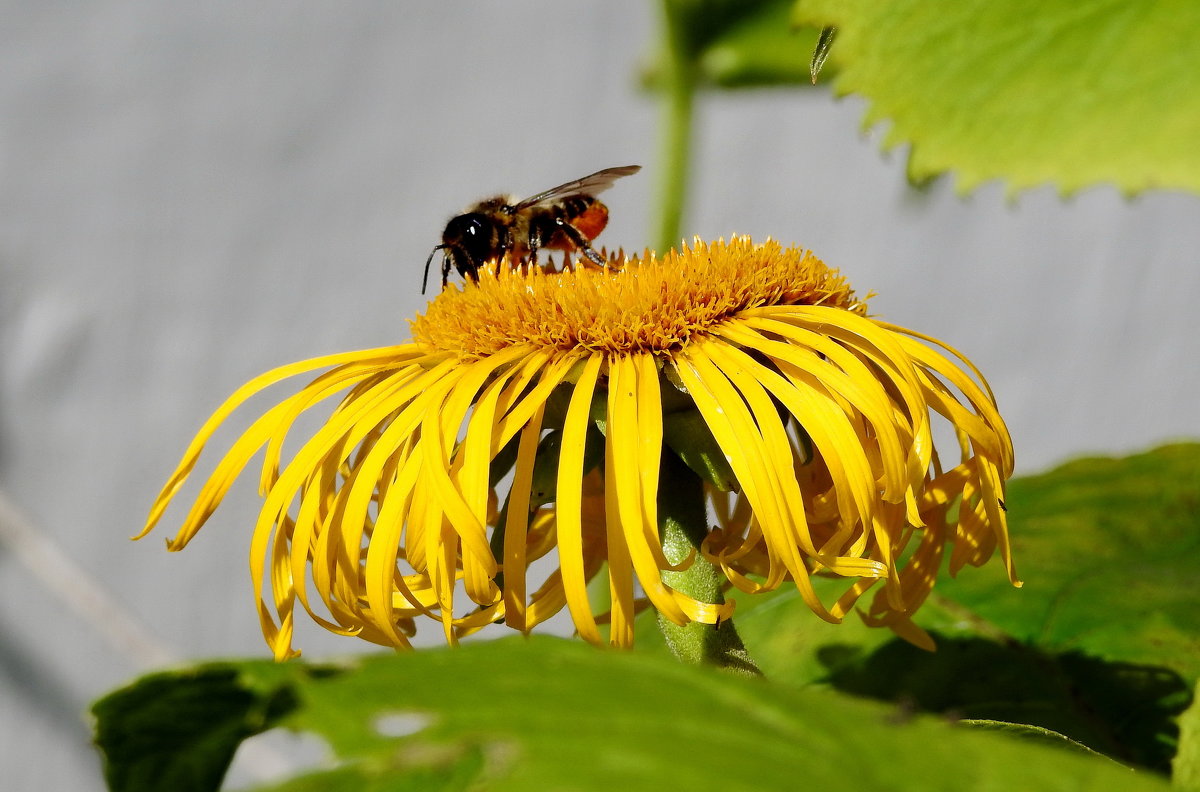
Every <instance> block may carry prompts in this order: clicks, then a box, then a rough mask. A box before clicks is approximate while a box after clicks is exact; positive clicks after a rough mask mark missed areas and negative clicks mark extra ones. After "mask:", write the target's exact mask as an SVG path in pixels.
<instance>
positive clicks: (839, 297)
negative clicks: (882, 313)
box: [412, 237, 866, 359]
mask: <svg viewBox="0 0 1200 792" xmlns="http://www.w3.org/2000/svg"><path fill="white" fill-rule="evenodd" d="M608 262H609V263H608V266H607V267H595V266H593V265H591V264H590V263H589V264H587V265H581V266H576V267H573V268H567V269H564V270H563V271H561V272H559V271H553V270H550V271H547V270H545V269H542V268H541V267H531V266H528V265H523V266H518V267H512V266H511V263H510V262H509V261H508V260H507V259H502V260H500V261H499V262H496V261H492V262H488V263H487V264H485V265H484V266H483V267H481V268H480V271H479V280H478V282H467V283H466V284H464V285H463V286H462V287H459V286H452V287H449V288H447V289H446V290H445V291H443V292H442V293H441V294H440V295H439V296H438V297H437V298H435V299H434V300H433V301H432V302H430V304H429V307H428V309H427V310H426V312H425V313H424V314H423V315H419V316H418V317H417V318H416V319H415V320H414V321H413V323H412V333H413V339H414V340H415V341H416V342H417V343H418V344H421V345H422V346H424V347H426V348H428V349H430V350H440V351H446V352H453V353H455V354H456V355H459V356H461V357H463V358H468V359H474V358H481V357H485V356H487V355H491V354H494V353H495V352H498V351H500V350H502V349H505V348H508V347H512V346H515V345H518V344H528V345H533V346H540V347H548V348H551V349H557V350H568V349H581V350H594V351H604V352H611V353H618V354H620V353H630V352H638V351H642V352H654V353H660V354H661V353H666V352H668V351H670V350H672V349H677V348H679V347H680V346H682V345H683V344H685V343H686V342H688V341H689V340H690V339H692V338H693V337H695V336H697V335H701V334H705V333H707V332H709V331H711V330H712V329H713V328H715V327H716V326H717V325H719V324H721V323H722V322H724V321H725V320H726V319H728V318H729V317H731V316H734V315H736V314H737V313H738V312H739V311H743V310H746V309H749V308H757V307H760V306H768V305H826V306H830V307H836V308H844V309H848V310H852V311H855V312H856V313H863V312H864V311H865V308H866V306H865V304H864V303H862V302H861V301H859V300H857V299H856V298H855V296H854V292H853V290H852V289H851V288H850V287H849V285H848V284H847V283H846V279H845V278H844V277H842V276H841V275H840V274H839V273H838V271H837V270H835V269H832V268H831V267H828V266H826V265H825V263H824V262H822V261H821V260H820V259H818V258H817V257H816V256H814V255H812V253H811V252H810V251H807V250H804V249H802V248H796V247H788V248H784V247H783V246H781V245H780V244H779V243H778V242H775V241H773V240H767V241H766V242H763V243H760V244H754V243H753V242H751V241H750V239H749V237H735V238H733V239H732V240H730V241H729V242H725V241H724V240H718V241H716V242H712V243H707V244H706V243H704V242H702V241H700V240H699V239H697V240H696V241H695V242H694V243H693V244H692V246H691V247H684V248H683V250H682V251H676V250H671V251H668V252H667V253H666V254H665V255H664V256H662V257H658V256H656V255H655V254H654V253H652V252H650V251H646V252H644V253H643V254H642V255H640V256H636V255H635V256H628V257H627V256H625V255H624V253H616V254H610V255H609V256H608Z"/></svg>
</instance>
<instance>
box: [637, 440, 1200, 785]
mask: <svg viewBox="0 0 1200 792" xmlns="http://www.w3.org/2000/svg"><path fill="white" fill-rule="evenodd" d="M1007 504H1008V514H1009V521H1010V528H1011V532H1012V535H1013V542H1014V555H1015V556H1016V558H1017V566H1018V569H1019V571H1020V572H1021V574H1022V577H1023V578H1024V579H1025V581H1026V585H1025V586H1024V588H1022V589H1014V588H1013V587H1012V586H1011V585H1010V584H1009V582H1008V579H1007V577H1006V576H1005V574H1004V571H1003V569H1002V568H1001V567H1000V565H998V564H994V563H993V564H989V565H987V566H985V567H984V568H982V569H970V568H968V569H965V570H963V571H962V572H961V573H960V575H959V577H958V578H957V579H950V578H949V576H946V577H945V579H943V580H941V581H939V583H938V588H937V590H936V592H935V596H934V597H932V598H931V599H930V600H929V601H928V602H927V603H926V604H925V606H924V607H923V608H922V609H921V610H920V611H919V612H918V613H917V614H916V617H915V618H916V621H917V622H918V623H919V624H920V625H921V626H923V627H924V628H925V629H927V630H929V631H930V632H931V633H933V635H934V637H935V640H936V641H937V644H938V651H937V652H936V653H935V654H930V653H928V652H924V651H922V650H920V649H917V648H916V647H913V646H910V645H908V644H906V643H904V642H903V641H900V640H899V639H895V638H893V637H892V636H891V634H890V633H888V632H887V631H886V630H874V629H871V628H868V627H866V626H865V625H863V624H862V623H861V621H860V620H858V619H856V618H853V617H851V618H848V619H847V620H846V622H845V623H844V624H842V625H831V624H826V623H825V622H822V621H820V620H819V619H817V618H816V617H815V616H813V615H812V613H811V612H810V611H809V610H808V608H807V607H806V606H805V605H804V603H803V602H802V601H801V600H800V598H799V596H798V595H797V593H796V592H795V591H794V590H788V591H781V592H779V593H778V594H776V595H774V596H772V597H761V596H759V597H741V598H739V602H738V611H737V614H736V616H735V622H736V623H737V627H738V630H739V632H740V633H741V635H742V637H743V640H744V641H745V643H746V646H747V648H748V649H749V651H750V654H751V655H752V656H753V657H754V658H755V659H756V661H757V662H758V663H759V665H760V666H761V667H762V669H763V672H764V673H765V674H766V675H767V676H768V677H769V678H771V679H775V680H784V681H790V682H792V683H794V684H812V683H825V684H830V685H833V686H835V687H837V688H839V689H841V690H844V691H846V692H851V693H854V694H856V695H863V696H869V697H874V698H879V699H883V700H887V701H904V702H907V703H908V704H909V705H911V706H913V707H915V708H916V709H918V710H920V711H925V712H938V713H943V714H947V715H952V716H954V717H967V718H980V719H990V720H997V721H1007V722H1012V723H1022V724H1028V725H1035V726H1037V727H1040V728H1045V729H1050V730H1053V731H1055V732H1058V733H1060V734H1063V735H1065V736H1067V737H1069V738H1071V739H1073V740H1077V741H1079V742H1081V743H1083V744H1084V745H1087V746H1088V747H1090V748H1092V749H1093V750H1096V751H1099V752H1101V753H1104V754H1105V755H1108V756H1111V757H1114V758H1116V759H1118V760H1119V761H1122V762H1127V763H1132V764H1139V765H1143V766H1147V767H1152V768H1155V769H1157V770H1160V771H1163V772H1166V771H1167V770H1168V768H1169V763H1170V760H1171V756H1172V754H1173V753H1174V747H1175V741H1176V734H1177V731H1178V729H1177V726H1176V723H1175V718H1176V716H1177V715H1178V714H1179V713H1180V712H1181V711H1182V710H1183V709H1184V708H1185V707H1186V706H1187V703H1188V699H1189V693H1190V686H1191V683H1192V682H1193V681H1194V680H1195V679H1196V676H1197V674H1198V673H1200V644H1198V641H1200V616H1198V615H1197V613H1196V612H1195V608H1194V602H1195V593H1194V585H1195V571H1196V569H1200V445H1194V444H1190V445H1174V446H1168V447H1165V448H1161V449H1158V450H1156V451H1153V452H1149V453H1146V454H1139V455H1137V456H1133V457H1129V458H1126V459H1110V458H1104V459H1086V460H1079V461H1077V462H1072V463H1069V464H1067V465H1064V466H1063V467H1061V468H1059V469H1057V470H1054V471H1051V472H1049V473H1046V474H1043V475H1040V476H1033V477H1027V478H1022V479H1017V480H1014V481H1013V482H1012V483H1011V485H1010V489H1009V492H1008V498H1007ZM814 582H815V583H816V585H817V590H818V593H819V594H820V595H821V596H822V598H823V599H824V601H826V602H828V601H832V600H833V599H834V598H836V596H837V594H839V593H840V592H841V591H842V590H843V589H844V587H845V583H844V582H843V581H837V580H824V579H822V580H816V581H814ZM948 598H953V600H951V599H948ZM639 641H641V637H640V636H639ZM640 645H641V644H639V646H640Z"/></svg>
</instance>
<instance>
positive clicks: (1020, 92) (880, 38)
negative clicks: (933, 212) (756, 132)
mask: <svg viewBox="0 0 1200 792" xmlns="http://www.w3.org/2000/svg"><path fill="white" fill-rule="evenodd" d="M798 18H799V19H800V20H801V21H803V22H806V23H809V24H812V25H815V26H818V27H820V26H823V25H836V26H837V28H838V38H837V43H836V45H835V46H834V47H833V49H832V52H831V54H830V58H829V62H830V64H832V65H834V66H836V67H837V68H838V70H839V72H840V75H839V77H838V79H837V82H836V86H837V90H838V91H839V92H840V93H850V92H853V93H858V94H862V95H863V96H865V97H866V98H867V99H868V100H869V101H870V109H869V111H868V113H867V118H866V122H867V123H868V124H870V123H875V122H877V121H882V120H884V119H886V120H888V121H889V122H890V125H891V128H890V130H889V132H888V136H887V140H886V145H888V146H892V145H897V144H901V143H907V144H910V145H911V147H912V148H911V151H910V154H909V166H908V168H909V174H910V177H911V178H912V179H913V180H915V181H924V180H927V179H929V178H931V177H934V176H937V175H939V174H941V173H943V172H946V171H953V172H954V173H955V174H956V179H957V186H958V189H959V190H961V191H963V192H966V191H969V190H971V189H974V188H975V187H976V186H978V185H979V184H980V183H982V182H984V181H987V180H989V179H1003V180H1004V181H1005V182H1006V183H1007V184H1008V186H1009V190H1010V191H1016V190H1020V189H1022V188H1026V187H1030V186H1032V185H1036V184H1040V183H1045V182H1051V183H1053V184H1055V185H1057V186H1058V188H1059V189H1060V190H1061V191H1063V192H1071V191H1074V190H1078V189H1080V188H1082V187H1087V186H1089V185H1093V184H1097V183H1101V182H1111V183H1114V184H1116V185H1117V186H1118V187H1119V188H1120V189H1121V190H1122V191H1124V192H1128V193H1135V192H1140V191H1142V190H1146V189H1184V190H1192V191H1196V190H1200V146H1198V145H1197V144H1196V141H1197V140H1200V91H1198V90H1196V80H1197V77H1196V75H1197V74H1200V46H1197V44H1196V43H1197V41H1200V3H1196V2H1194V0H1156V2H1124V0H1093V2H1084V3H1079V2H1075V0H1010V2H1003V3H997V2H993V1H992V0H961V1H960V2H955V3H945V2H938V1H937V0H892V2H887V3H880V2H874V1H873V0H801V2H800V4H799V13H798Z"/></svg>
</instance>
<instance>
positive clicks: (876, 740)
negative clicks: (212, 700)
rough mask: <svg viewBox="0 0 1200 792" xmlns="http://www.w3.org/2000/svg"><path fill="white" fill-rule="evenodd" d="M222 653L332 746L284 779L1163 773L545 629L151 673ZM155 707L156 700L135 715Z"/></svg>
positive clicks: (870, 782)
mask: <svg viewBox="0 0 1200 792" xmlns="http://www.w3.org/2000/svg"><path fill="white" fill-rule="evenodd" d="M231 668H236V671H237V673H236V674H235V675H234V677H233V678H234V679H239V680H242V681H243V682H244V687H243V688H242V690H243V691H244V692H245V693H246V694H248V695H250V696H251V698H252V699H254V700H256V701H259V702H260V706H265V702H266V701H268V700H269V696H270V695H271V691H272V690H274V691H275V693H276V694H278V693H280V692H281V687H280V685H282V686H283V687H282V690H283V691H286V694H287V696H288V698H289V700H292V701H294V702H295V703H296V704H295V707H294V708H293V709H291V711H290V713H289V714H288V715H287V717H286V718H285V719H284V721H283V722H284V723H285V725H287V726H289V727H290V728H293V729H299V730H303V731H309V732H312V733H314V734H317V735H320V736H321V737H323V738H324V739H325V740H326V741H327V742H328V743H329V744H330V745H331V746H332V747H333V749H334V751H335V752H336V754H337V756H338V757H339V762H340V764H338V765H337V766H335V767H333V768H329V769H326V770H323V771H321V772H319V773H314V774H310V775H308V776H304V777H302V778H299V779H295V780H293V781H290V782H287V783H284V784H281V785H276V786H275V787H273V789H275V790H288V791H289V792H299V791H300V790H318V789H320V790H354V792H362V790H371V791H372V792H375V791H376V790H408V789H468V788H470V789H488V790H496V791H497V792H504V790H530V789H570V790H610V789H614V788H615V789H622V788H628V789H728V790H741V789H746V790H750V789H791V788H795V787H796V784H797V783H798V779H803V785H804V786H805V787H806V788H813V789H822V790H831V791H833V792H836V791H837V790H861V789H881V790H922V791H925V790H935V791H936V790H960V789H972V790H1010V789H1020V790H1068V789H1069V790H1075V789H1081V788H1089V789H1121V790H1129V791H1130V792H1140V791H1141V790H1147V791H1148V790H1166V789H1167V786H1166V784H1165V783H1163V782H1162V781H1161V780H1160V779H1157V778H1154V777H1152V776H1141V775H1137V774H1133V773H1130V772H1128V771H1126V770H1124V769H1123V768H1119V767H1115V766H1114V765H1112V764H1111V763H1109V762H1107V761H1105V760H1102V759H1098V758H1095V757H1087V756H1082V755H1079V754H1076V753H1073V752H1070V751H1064V750H1061V749H1057V748H1047V747H1044V746H1041V745H1034V744H1029V743H1027V742H1024V741H1020V740H1013V739H1011V738H1008V737H1005V736H1003V735H999V734H992V733H986V732H980V731H976V730H972V729H968V728H962V727H955V726H953V725H951V724H948V723H945V722H940V721H937V720H934V719H930V718H923V717H913V716H911V715H910V714H907V713H905V712H904V711H903V710H897V709H895V708H894V707H886V706H882V705H879V704H875V703H871V702H866V701H861V700H856V699H853V698H849V697H845V696H841V695H837V694H833V693H829V692H825V691H820V690H800V689H796V688H791V687H788V686H785V685H771V684H768V683H766V682H764V681H762V680H747V679H743V678H738V677H733V676H730V675H725V674H721V673H719V672H716V671H714V670H712V669H707V668H700V667H695V666H684V665H680V664H678V663H675V662H673V661H670V660H667V659H665V658H661V657H657V656H651V655H644V654H634V653H622V652H615V651H601V650H596V649H594V648H592V647H589V646H587V645H584V644H581V643H578V642H574V641H567V640H562V639H553V638H538V639H531V640H525V639H522V638H519V637H515V638H511V639H505V640H501V641H492V642H486V643H477V644H472V645H468V646H464V647H460V648H457V649H442V650H430V651H422V652H415V653H406V654H402V655H380V656H371V657H365V658H362V659H361V660H360V661H359V662H358V663H357V665H356V666H355V667H353V668H349V669H346V670H343V671H341V672H339V673H335V674H329V673H321V674H313V673H306V672H304V670H303V669H304V668H305V667H304V666H302V665H300V664H298V663H296V664H289V665H288V666H287V667H286V668H287V669H288V670H287V671H286V672H285V673H284V675H283V676H284V677H285V678H286V682H281V674H280V672H279V671H277V670H276V669H273V668H271V667H269V666H268V665H267V664H266V663H247V664H242V665H239V666H236V667H231V666H229V665H227V664H223V665H220V666H215V667H212V668H211V669H209V670H204V669H201V670H200V671H199V672H196V671H191V672H178V673H175V674H174V675H159V679H160V681H161V682H162V683H164V685H165V687H166V688H170V687H171V686H172V684H173V686H175V687H178V688H180V689H182V690H183V691H187V690H188V689H189V688H191V687H192V686H194V685H196V683H197V680H200V679H205V678H206V677H207V676H208V675H209V674H210V673H211V672H228V671H230V670H231ZM137 687H138V686H137V685H134V686H133V687H132V688H130V689H127V690H126V691H119V692H118V693H116V694H114V695H113V697H116V698H118V699H119V698H121V697H124V696H127V695H130V693H129V691H132V690H136V689H137ZM176 695H180V694H176ZM181 695H182V696H183V698H185V699H190V698H195V697H196V696H195V695H194V694H191V693H187V692H184V693H182V694H181ZM113 697H110V698H113ZM139 700H140V699H139ZM140 702H141V704H142V705H147V706H148V704H149V703H148V702H146V701H144V700H140ZM130 714H131V713H130V708H124V709H119V710H116V711H113V710H106V711H105V712H104V713H103V714H102V715H100V717H101V719H102V723H101V725H102V727H104V728H114V727H116V726H121V727H127V726H128V724H126V723H120V724H113V723H105V722H104V721H105V720H107V719H108V718H110V717H115V716H117V715H122V716H123V717H126V718H127V717H129V715H130ZM172 717H173V716H171V715H170V714H169V713H167V712H165V711H163V710H162V709H161V708H160V709H158V710H156V717H155V718H143V719H142V720H141V722H140V724H139V725H140V728H141V729H154V728H156V727H157V726H159V725H162V724H163V723H165V722H167V721H168V720H169V719H170V718H172ZM187 749H188V746H187V745H181V746H180V750H181V751H186V750H187ZM111 759H112V758H111V757H110V761H111ZM157 788H159V789H162V788H180V787H170V786H166V787H164V786H159V787H157ZM184 788H187V789H200V788H201V787H199V786H190V787H184ZM208 788H212V787H208ZM114 789H121V788H119V787H114Z"/></svg>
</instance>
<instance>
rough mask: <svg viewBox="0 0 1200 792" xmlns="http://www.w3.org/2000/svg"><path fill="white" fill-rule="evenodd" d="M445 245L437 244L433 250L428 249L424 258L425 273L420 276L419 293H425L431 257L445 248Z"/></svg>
mask: <svg viewBox="0 0 1200 792" xmlns="http://www.w3.org/2000/svg"><path fill="white" fill-rule="evenodd" d="M446 247H447V246H446V245H438V246H437V247H435V248H434V249H433V250H431V251H429V258H427V259H425V275H424V276H422V278H421V294H424V293H425V287H426V286H428V285H429V264H430V262H432V261H433V257H434V256H435V255H437V252H438V251H439V250H445V249H446Z"/></svg>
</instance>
